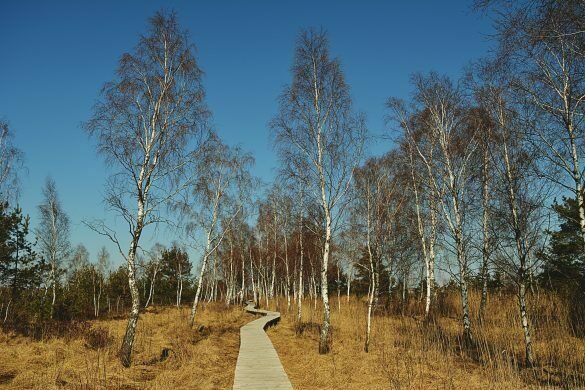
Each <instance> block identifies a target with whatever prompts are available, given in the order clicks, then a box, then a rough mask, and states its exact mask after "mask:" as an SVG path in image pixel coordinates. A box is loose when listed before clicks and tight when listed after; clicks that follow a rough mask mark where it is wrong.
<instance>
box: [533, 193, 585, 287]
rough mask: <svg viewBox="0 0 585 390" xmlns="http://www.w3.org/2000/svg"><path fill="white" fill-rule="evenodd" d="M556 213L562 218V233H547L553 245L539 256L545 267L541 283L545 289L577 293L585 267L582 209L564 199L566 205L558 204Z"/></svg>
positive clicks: (569, 199)
mask: <svg viewBox="0 0 585 390" xmlns="http://www.w3.org/2000/svg"><path fill="white" fill-rule="evenodd" d="M553 210H554V211H555V213H556V214H557V216H558V218H559V222H560V225H559V230H557V231H552V232H550V231H549V232H548V233H549V235H550V244H549V247H548V248H547V249H546V250H545V251H544V253H542V254H541V255H540V256H541V258H542V259H543V264H544V265H543V271H542V273H541V274H540V276H539V279H540V282H541V284H542V285H543V286H544V287H545V288H550V289H553V290H556V291H564V292H574V290H575V289H576V288H577V287H578V285H579V281H580V280H581V278H582V275H583V267H584V265H585V254H584V251H583V234H582V232H581V229H580V226H579V206H578V204H577V201H576V200H575V199H574V198H565V197H563V203H562V204H558V203H556V202H555V204H554V205H553Z"/></svg>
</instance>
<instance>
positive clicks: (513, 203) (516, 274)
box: [480, 85, 549, 367]
mask: <svg viewBox="0 0 585 390" xmlns="http://www.w3.org/2000/svg"><path fill="white" fill-rule="evenodd" d="M480 98H481V99H482V103H483V105H484V107H486V108H487V109H488V110H489V112H490V115H491V116H492V118H493V121H494V123H495V124H496V126H495V127H494V132H495V136H496V137H497V143H496V146H495V147H494V148H492V155H491V158H492V161H493V163H492V166H493V167H494V169H495V170H496V175H494V176H495V177H496V179H497V180H498V183H497V185H496V186H494V187H493V188H494V189H497V191H496V192H495V194H494V195H495V196H496V197H497V198H496V201H497V202H498V203H499V206H498V204H496V207H495V208H494V212H493V215H494V218H495V219H497V221H496V222H495V223H496V224H497V229H498V232H499V235H500V237H498V240H497V243H498V253H499V256H498V259H497V260H494V263H495V264H496V266H497V267H498V269H499V270H500V271H502V272H505V273H506V274H507V275H508V277H509V278H510V279H511V280H513V281H514V282H515V283H516V285H517V287H518V295H517V297H518V307H519V314H520V320H521V327H522V332H523V335H524V345H525V352H526V353H525V361H526V365H527V366H529V367H531V366H533V365H534V362H535V357H534V352H533V348H532V334H531V331H530V320H529V315H528V308H527V303H526V288H527V284H528V282H529V276H530V274H531V272H533V271H534V269H535V267H536V262H535V261H534V257H535V252H536V251H537V250H540V246H539V243H540V235H541V234H542V233H543V231H544V226H543V221H544V220H545V219H546V218H544V217H543V215H542V211H543V206H544V205H543V201H544V200H545V199H547V198H548V196H549V194H548V193H547V191H546V188H547V186H543V185H542V182H540V181H538V180H536V181H535V177H534V175H531V172H532V173H534V172H535V169H534V165H535V161H536V154H535V153H534V150H533V149H532V148H531V147H530V143H529V141H528V140H527V139H526V137H525V134H526V133H525V129H523V127H524V126H532V125H533V123H530V121H529V120H528V119H527V118H525V117H521V116H519V115H518V112H517V111H515V110H514V108H513V106H511V105H510V104H509V103H508V102H507V101H506V99H505V94H504V91H503V90H502V88H501V87H496V86H493V85H487V86H486V87H485V88H484V90H483V91H482V93H481V97H480Z"/></svg>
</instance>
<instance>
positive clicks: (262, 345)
mask: <svg viewBox="0 0 585 390" xmlns="http://www.w3.org/2000/svg"><path fill="white" fill-rule="evenodd" d="M245 310H246V311H247V312H249V313H253V314H262V315H263V317H261V318H258V319H256V320H254V321H252V322H249V323H247V324H246V325H244V326H242V327H241V328H240V353H239V355H238V361H237V363H236V374H235V378H234V389H292V385H291V384H290V381H289V379H288V376H287V375H286V372H284V368H282V364H281V363H280V359H279V358H278V354H277V353H276V350H275V349H274V346H273V345H272V342H271V341H270V339H269V338H268V336H267V335H266V332H264V329H265V328H266V327H267V326H268V325H271V324H273V323H275V322H277V321H278V320H279V319H280V313H278V312H274V311H267V310H258V309H256V308H255V307H254V303H253V302H248V304H247V306H246V307H245Z"/></svg>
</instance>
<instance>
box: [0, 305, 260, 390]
mask: <svg viewBox="0 0 585 390" xmlns="http://www.w3.org/2000/svg"><path fill="white" fill-rule="evenodd" d="M188 314H189V312H188V309H187V308H181V309H177V308H154V309H152V308H149V309H148V310H146V312H145V313H144V315H143V316H142V319H141V321H140V322H139V324H138V330H137V339H136V344H135V350H134V362H135V364H133V365H132V367H131V368H124V367H122V365H121V364H120V362H119V360H118V359H117V353H118V351H119V347H120V345H119V342H120V340H121V339H122V335H123V334H124V333H123V332H124V330H125V325H126V319H125V318H120V319H111V320H103V321H99V320H98V321H88V322H84V323H77V325H73V324H74V323H72V325H71V326H70V327H69V330H68V332H67V333H66V334H65V335H64V336H63V337H54V338H50V339H47V340H45V341H33V340H32V339H30V338H26V337H23V336H20V335H16V334H14V333H6V332H3V333H0V354H1V356H3V359H2V360H1V361H0V387H1V386H7V387H10V388H26V389H30V388H33V389H52V388H91V389H144V388H146V389H173V388H185V386H188V387H189V388H231V387H232V384H233V376H234V368H235V364H236V359H237V356H238V350H239V328H240V326H241V325H243V324H245V323H246V322H248V321H249V320H250V319H251V318H252V317H251V316H249V315H247V314H245V313H243V311H242V310H241V309H240V308H239V307H236V306H232V307H229V308H226V306H225V305H223V304H220V303H211V304H207V305H204V306H202V308H201V312H200V316H199V317H198V323H197V325H196V327H195V329H193V330H191V329H190V328H189V327H188V325H187V318H188ZM187 384H188V385H187Z"/></svg>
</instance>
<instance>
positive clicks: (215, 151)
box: [181, 137, 254, 327]
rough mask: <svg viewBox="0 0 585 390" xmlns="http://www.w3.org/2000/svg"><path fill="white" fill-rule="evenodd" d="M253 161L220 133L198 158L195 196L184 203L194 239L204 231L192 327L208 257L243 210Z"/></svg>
mask: <svg viewBox="0 0 585 390" xmlns="http://www.w3.org/2000/svg"><path fill="white" fill-rule="evenodd" d="M253 162H254V160H253V158H252V157H251V156H250V155H248V154H247V153H244V152H243V151H242V150H241V149H239V148H231V147H229V146H228V145H225V144H224V143H222V142H221V141H220V140H219V139H218V138H217V137H212V138H211V139H210V141H209V142H208V143H207V145H206V147H205V152H204V153H203V154H202V158H201V160H200V162H199V168H200V175H199V178H198V179H197V181H196V182H195V183H193V186H191V188H190V190H191V195H192V197H191V198H188V199H187V200H186V201H185V202H184V203H183V204H182V205H181V212H182V213H183V215H184V217H185V218H186V219H187V225H186V229H187V234H188V236H189V239H190V240H191V242H193V243H197V242H198V236H197V235H198V234H199V232H201V231H202V232H203V233H204V235H205V244H204V246H203V256H202V260H201V267H200V271H199V277H198V282H197V288H196V290H195V298H194V299H193V306H192V308H191V315H190V316H189V325H190V326H191V327H192V326H193V325H194V323H195V317H196V315H197V308H198V306H199V301H200V299H201V291H202V289H203V281H204V277H205V273H206V271H207V266H208V263H209V259H210V258H211V256H212V255H214V253H215V251H216V250H217V248H218V247H219V246H220V245H221V243H222V241H223V239H224V237H225V235H226V234H227V233H228V232H229V231H230V230H231V229H232V228H233V226H234V222H235V221H236V218H237V217H238V215H239V214H240V213H241V212H242V203H243V200H242V199H243V198H242V197H243V196H244V195H245V194H246V193H247V192H248V191H249V188H250V186H251V183H252V179H251V176H250V174H249V168H250V166H251V165H252V164H253Z"/></svg>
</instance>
